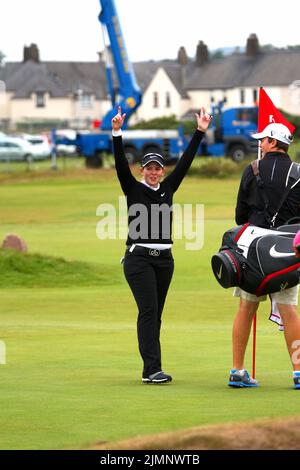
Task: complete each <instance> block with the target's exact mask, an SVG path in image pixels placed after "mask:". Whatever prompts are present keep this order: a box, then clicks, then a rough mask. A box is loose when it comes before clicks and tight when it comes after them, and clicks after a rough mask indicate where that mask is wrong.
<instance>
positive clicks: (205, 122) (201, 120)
mask: <svg viewBox="0 0 300 470" xmlns="http://www.w3.org/2000/svg"><path fill="white" fill-rule="evenodd" d="M195 116H196V119H197V129H199V131H202V132H205V131H206V130H207V129H208V127H209V125H210V123H211V120H212V116H211V115H210V114H208V113H207V112H206V111H205V109H204V108H201V109H200V112H199V114H198V113H195Z"/></svg>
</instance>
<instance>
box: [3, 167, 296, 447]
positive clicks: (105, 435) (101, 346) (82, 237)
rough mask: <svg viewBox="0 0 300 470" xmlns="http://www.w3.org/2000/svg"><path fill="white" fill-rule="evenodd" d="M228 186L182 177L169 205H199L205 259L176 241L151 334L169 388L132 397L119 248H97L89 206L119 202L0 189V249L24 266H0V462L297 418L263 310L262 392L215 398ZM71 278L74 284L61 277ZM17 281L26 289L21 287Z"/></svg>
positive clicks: (222, 389) (59, 180)
mask: <svg viewBox="0 0 300 470" xmlns="http://www.w3.org/2000/svg"><path fill="white" fill-rule="evenodd" d="M238 184H239V181H238V179H229V180H224V181H220V180H216V179H199V178H196V177H193V176H191V177H189V178H187V179H186V180H185V181H184V183H183V184H182V186H181V187H180V189H179V191H178V192H177V193H176V196H175V202H177V203H182V204H183V203H185V204H187V203H191V204H195V203H202V204H204V215H205V223H204V246H203V248H202V249H201V250H200V251H188V250H186V242H187V240H185V239H182V240H176V241H175V245H174V257H175V266H176V269H175V275H174V279H173V282H172V284H171V288H170V292H169V295H168V298H167V302H166V306H165V311H164V322H163V330H162V350H163V367H164V368H165V370H166V371H167V372H170V373H171V374H172V375H173V376H174V383H172V384H171V385H170V386H165V387H164V386H163V387H151V386H150V387H149V386H143V385H141V383H140V379H141V370H142V364H141V360H140V357H139V353H138V348H137V340H136V306H135V303H134V300H133V298H132V295H131V292H130V291H129V288H128V286H127V284H126V282H125V281H124V279H123V274H122V267H121V265H120V264H119V260H120V257H121V256H122V255H123V252H124V244H125V241H124V240H118V239H110V240H99V239H98V238H97V236H96V226H97V222H98V221H99V216H97V215H96V208H97V206H98V205H99V204H100V203H102V202H104V203H109V204H113V205H116V206H117V205H118V198H119V196H120V195H121V192H120V188H119V185H118V182H117V180H116V177H115V174H114V171H113V170H109V169H107V170H101V171H98V172H97V171H95V172H92V171H89V172H85V171H83V172H82V173H79V172H76V173H75V174H74V173H72V174H68V173H66V174H64V175H62V174H57V173H51V174H47V175H45V176H44V177H43V176H41V175H40V176H39V177H38V178H36V179H34V180H31V179H30V178H29V179H26V178H24V177H22V179H20V180H19V179H18V180H17V181H13V180H11V181H8V182H7V183H4V182H2V184H1V186H0V240H1V239H3V238H4V236H5V235H6V234H7V233H16V234H18V235H20V236H22V237H24V239H25V240H26V242H27V244H28V247H29V254H28V258H27V260H28V262H29V261H30V262H29V263H28V266H27V267H26V263H25V264H23V262H24V260H25V258H24V259H23V260H22V263H21V262H20V265H21V268H20V269H19V264H18V263H19V261H18V262H17V263H16V265H17V269H16V265H14V266H13V268H12V267H11V266H10V263H9V255H7V258H5V256H4V259H6V261H5V262H4V261H3V258H2V261H3V263H4V264H2V265H1V266H2V267H1V275H0V277H1V278H2V281H1V282H2V284H0V296H1V313H0V317H1V322H0V340H1V341H4V342H5V345H6V362H7V363H6V365H0V376H1V394H0V406H1V414H0V448H1V449H23V448H25V449H59V448H78V447H85V446H88V445H89V444H90V443H92V442H96V441H111V440H119V439H124V438H129V437H133V436H137V435H146V434H155V433H158V432H164V431H171V430H179V429H183V428H188V427H191V426H197V425H201V424H210V423H222V422H229V421H231V422H232V421H237V422H238V421H247V420H249V421H251V420H252V419H256V418H262V417H264V418H267V417H270V418H272V417H280V416H282V417H284V416H293V415H297V414H299V403H298V402H299V397H298V394H297V393H296V392H295V391H294V390H293V389H292V379H291V367H290V364H289V359H288V355H287V352H286V350H285V346H284V340H283V335H282V333H280V332H278V331H277V328H276V327H275V326H274V325H273V324H271V322H269V321H268V319H267V318H268V313H269V305H268V304H267V303H266V304H265V305H262V307H261V311H260V313H259V318H258V338H257V375H258V378H259V379H260V380H261V383H262V386H261V388H259V389H257V390H231V389H229V388H228V387H227V385H226V383H227V378H228V371H229V368H230V366H231V325H232V320H233V316H234V312H235V309H236V304H237V302H236V300H235V299H234V298H233V297H232V295H231V291H225V290H223V289H221V288H220V287H219V285H218V284H217V283H216V281H215V279H214V277H213V275H212V273H211V269H210V258H211V256H212V254H214V253H215V252H216V251H217V250H218V248H219V244H220V240H221V236H222V234H223V232H224V231H225V230H226V229H228V228H230V227H231V226H233V225H234V220H233V214H234V205H235V197H236V192H237V188H238ZM52 257H54V258H55V259H53V258H52ZM60 258H63V259H64V260H65V261H63V260H60ZM30 263H32V264H31V268H30V269H29V267H30ZM41 266H43V269H41ZM73 267H74V269H75V271H76V269H77V270H78V271H80V277H79V278H76V277H75V278H74V277H72V276H73V274H74V273H72V268H73ZM69 268H70V269H69ZM81 268H82V269H81ZM94 269H95V271H94ZM34 270H36V275H35V276H34ZM28 271H29V275H30V276H32V278H31V280H30V282H28V284H26V285H24V284H23V285H21V284H22V282H25V281H24V279H25V278H26V276H27V274H28ZM101 273H102V274H103V273H104V279H103V278H101ZM98 274H99V278H98V277H97V276H98ZM6 276H7V279H5V280H3V279H4V278H5V277H6ZM74 276H76V274H74ZM89 276H92V278H90V277H89ZM94 276H95V277H94ZM63 278H64V279H65V281H66V284H64V283H62V279H63ZM247 367H249V368H250V369H251V350H250V349H249V351H248V353H247Z"/></svg>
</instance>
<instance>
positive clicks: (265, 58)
mask: <svg viewBox="0 0 300 470" xmlns="http://www.w3.org/2000/svg"><path fill="white" fill-rule="evenodd" d="M160 67H162V68H163V69H164V70H165V72H166V74H167V75H168V76H169V78H170V80H171V81H172V83H173V84H174V86H175V87H176V89H177V90H178V92H179V93H180V95H181V97H182V98H186V97H187V91H188V90H212V89H229V88H235V87H246V86H253V87H258V86H288V85H289V84H290V83H291V82H293V81H294V80H299V79H300V50H273V51H268V52H260V53H259V54H258V55H257V56H255V57H249V56H246V55H245V54H244V53H234V54H232V55H229V56H226V57H224V58H222V59H214V60H211V61H209V62H208V63H206V64H205V65H202V66H196V64H195V62H194V61H191V60H190V61H189V63H188V65H186V66H184V67H183V66H180V65H179V63H178V62H177V61H176V60H163V61H147V62H136V63H134V64H133V68H134V71H135V74H136V78H137V83H138V84H139V86H140V88H141V90H142V92H144V91H145V90H146V89H147V87H148V86H149V84H150V82H151V80H152V79H153V77H154V75H155V74H156V72H157V71H158V69H159V68H160ZM0 80H3V81H4V82H5V84H6V89H7V91H12V92H14V97H15V98H26V97H28V96H30V94H31V93H32V92H33V91H46V92H49V93H50V94H51V96H53V97H65V96H68V95H69V94H74V93H76V92H77V91H78V90H79V89H81V90H82V91H83V92H86V93H92V94H95V95H96V97H97V98H98V99H106V98H107V89H106V76H105V66H104V63H103V62H41V63H36V62H33V61H31V60H29V61H27V62H8V63H7V64H6V65H5V67H3V68H2V69H0Z"/></svg>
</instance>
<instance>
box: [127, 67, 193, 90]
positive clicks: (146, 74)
mask: <svg viewBox="0 0 300 470" xmlns="http://www.w3.org/2000/svg"><path fill="white" fill-rule="evenodd" d="M160 67H162V68H163V69H164V70H165V72H166V74H167V75H168V77H169V78H170V80H171V81H172V83H173V85H174V86H175V88H176V89H177V90H178V92H179V93H180V94H181V96H182V98H185V97H187V95H186V90H185V87H184V83H185V76H186V75H187V70H190V68H191V67H192V65H188V66H186V68H185V69H183V68H182V67H181V66H180V65H179V64H178V62H177V61H175V60H173V61H172V60H162V61H157V62H154V61H148V62H135V63H134V64H133V68H134V71H135V74H136V79H137V82H138V84H139V86H140V88H141V90H142V92H144V91H145V90H146V89H147V87H148V86H149V84H150V82H151V80H152V78H153V77H154V75H155V74H156V72H157V71H158V69H159V68H160Z"/></svg>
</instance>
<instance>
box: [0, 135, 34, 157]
mask: <svg viewBox="0 0 300 470" xmlns="http://www.w3.org/2000/svg"><path fill="white" fill-rule="evenodd" d="M32 159H33V146H32V145H31V144H30V143H29V142H27V141H26V140H24V139H20V138H18V137H0V161H9V160H19V161H24V160H25V161H30V160H32Z"/></svg>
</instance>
